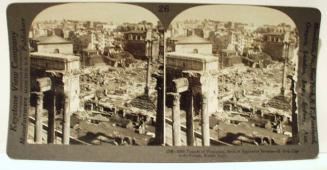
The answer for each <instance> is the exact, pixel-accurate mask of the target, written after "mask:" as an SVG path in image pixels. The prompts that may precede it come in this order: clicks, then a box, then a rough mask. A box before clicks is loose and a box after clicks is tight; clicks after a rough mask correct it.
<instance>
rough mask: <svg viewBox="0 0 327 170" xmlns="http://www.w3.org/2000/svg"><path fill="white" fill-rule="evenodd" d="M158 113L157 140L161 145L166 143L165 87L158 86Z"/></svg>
mask: <svg viewBox="0 0 327 170" xmlns="http://www.w3.org/2000/svg"><path fill="white" fill-rule="evenodd" d="M157 95H158V96H157V114H156V130H155V133H156V142H157V144H159V145H163V144H165V136H164V128H165V123H164V121H165V118H164V112H163V107H164V105H163V104H164V102H163V89H162V87H157Z"/></svg>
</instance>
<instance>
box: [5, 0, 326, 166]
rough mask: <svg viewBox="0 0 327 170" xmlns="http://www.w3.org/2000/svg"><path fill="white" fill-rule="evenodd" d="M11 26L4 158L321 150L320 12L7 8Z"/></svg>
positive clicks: (140, 6)
mask: <svg viewBox="0 0 327 170" xmlns="http://www.w3.org/2000/svg"><path fill="white" fill-rule="evenodd" d="M7 21H8V22H7V29H8V35H9V37H8V40H9V43H8V44H9V55H10V57H9V59H10V64H9V66H10V75H9V76H8V77H10V91H9V93H10V101H9V102H10V107H9V113H10V114H9V122H8V140H7V155H8V156H9V157H10V158H14V159H31V160H39V159H40V160H63V161H88V162H89V161H99V162H108V161H109V162H144V163H145V162H157V163H159V162H160V163H168V162H169V163H186V162H188V163H208V162H226V161H232V162H236V161H271V160H290V159H292V160H296V159H313V158H316V157H317V155H318V153H319V146H318V131H317V129H318V128H317V126H318V125H317V122H316V121H317V108H318V107H317V104H316V102H317V101H319V100H320V99H318V98H317V96H316V94H318V92H317V89H318V88H317V89H316V85H317V84H318V83H317V82H316V76H317V75H318V74H317V68H318V62H317V61H318V60H317V58H318V52H319V45H318V44H319V29H320V24H321V13H320V11H319V10H318V9H315V8H309V7H292V6H259V5H257V6H255V5H245V4H244V5H235V4H230V5H227V4H200V3H164V2H162V3H157V2H153V3H145V2H129V3H127V2H126V3H122V2H103V3H100V2H97V3H95V2H79V3H72V2H68V3H13V4H11V5H9V6H8V7H7ZM7 64H8V63H7ZM320 94H321V93H320ZM320 101H322V100H320ZM318 120H321V119H320V118H319V119H318ZM319 143H320V142H319ZM85 153H87V154H85Z"/></svg>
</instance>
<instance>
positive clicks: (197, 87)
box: [166, 52, 218, 146]
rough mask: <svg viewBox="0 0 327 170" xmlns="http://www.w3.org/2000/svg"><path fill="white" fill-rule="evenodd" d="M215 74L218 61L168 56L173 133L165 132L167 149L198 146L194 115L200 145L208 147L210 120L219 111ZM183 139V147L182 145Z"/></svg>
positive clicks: (194, 55)
mask: <svg viewBox="0 0 327 170" xmlns="http://www.w3.org/2000/svg"><path fill="white" fill-rule="evenodd" d="M217 73H218V59H217V58H216V57H214V56H212V55H202V54H197V53H179V52H172V53H168V54H167V56H166V92H167V93H166V106H167V107H168V108H172V109H171V110H172V116H171V121H172V123H171V124H172V126H171V128H172V130H171V133H168V130H167V132H166V138H167V141H166V143H167V144H168V145H173V146H180V145H185V144H187V145H189V146H194V145H198V144H196V139H195V137H194V133H195V132H194V115H200V117H201V122H200V124H201V138H202V139H201V145H202V146H209V145H210V132H209V116H210V115H211V114H213V113H216V112H217V111H218V76H217ZM181 110H184V111H185V112H186V120H181ZM182 121H185V122H186V128H185V129H186V132H185V135H182V133H184V132H181V122H182ZM166 127H167V126H166ZM182 136H186V143H185V142H182V141H183V139H182V138H183V137H182ZM169 138H171V140H169ZM184 141H185V139H184Z"/></svg>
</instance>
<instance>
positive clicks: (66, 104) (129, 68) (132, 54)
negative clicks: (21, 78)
mask: <svg viewBox="0 0 327 170" xmlns="http://www.w3.org/2000/svg"><path fill="white" fill-rule="evenodd" d="M163 41H164V29H163V26H162V25H161V23H160V22H159V20H158V18H157V17H156V16H155V15H154V14H153V13H151V12H150V11H148V10H147V9H144V8H142V7H139V6H136V5H129V4H118V3H69V4H62V5H56V6H52V7H49V8H47V9H45V10H43V11H42V12H41V13H39V14H38V15H37V16H36V17H35V19H34V21H33V23H32V25H31V27H30V30H29V48H30V55H29V57H30V107H29V116H28V119H29V121H28V127H27V128H28V129H27V130H26V131H27V142H28V143H29V144H66V145H67V144H84V145H127V146H130V145H143V146H144V145H161V144H162V141H163V134H164V132H163V130H164V128H163V123H162V122H163V120H160V118H161V119H163V118H162V116H161V115H163V103H164V100H163V55H164V54H163V52H164V42H163ZM158 115H159V116H158ZM157 117H159V119H158V118H157Z"/></svg>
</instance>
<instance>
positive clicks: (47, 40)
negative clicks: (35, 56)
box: [37, 35, 72, 44]
mask: <svg viewBox="0 0 327 170" xmlns="http://www.w3.org/2000/svg"><path fill="white" fill-rule="evenodd" d="M71 43H72V42H70V41H67V40H65V39H64V38H62V37H59V36H57V35H51V36H49V37H41V38H40V39H39V42H38V43H37V44H71Z"/></svg>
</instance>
